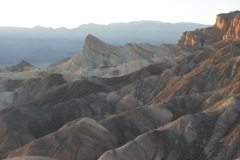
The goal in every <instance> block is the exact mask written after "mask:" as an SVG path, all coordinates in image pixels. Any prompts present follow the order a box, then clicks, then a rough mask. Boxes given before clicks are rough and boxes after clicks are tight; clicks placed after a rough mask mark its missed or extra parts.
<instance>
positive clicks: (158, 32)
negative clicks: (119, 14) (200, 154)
mask: <svg viewBox="0 0 240 160" xmlns="http://www.w3.org/2000/svg"><path fill="white" fill-rule="evenodd" d="M203 27H207V26H206V25H201V24H195V23H176V24H172V23H163V22H156V21H136V22H131V23H115V24H109V25H97V24H87V25H81V26H79V27H78V28H74V29H67V28H58V29H53V28H44V27H41V26H36V27H34V28H15V27H0V57H1V58H0V67H1V66H7V65H13V64H16V63H18V62H20V61H21V60H27V61H28V62H30V63H32V64H34V65H37V66H46V65H49V64H51V63H53V62H55V61H57V60H59V59H62V58H66V57H69V56H72V55H74V54H75V53H77V52H78V51H79V50H80V49H81V47H82V46H83V43H84V39H85V37H86V36H87V35H88V34H92V35H95V36H97V37H99V38H100V39H101V40H103V41H105V42H108V43H111V44H115V45H123V44H126V43H150V44H154V45H158V44H161V43H176V42H177V41H178V39H179V38H180V36H181V34H182V32H184V31H186V30H195V29H196V28H203ZM9 57H11V58H9Z"/></svg>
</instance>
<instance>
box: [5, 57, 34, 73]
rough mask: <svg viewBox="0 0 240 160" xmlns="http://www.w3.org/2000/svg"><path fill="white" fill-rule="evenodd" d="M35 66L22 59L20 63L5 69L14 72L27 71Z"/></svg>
mask: <svg viewBox="0 0 240 160" xmlns="http://www.w3.org/2000/svg"><path fill="white" fill-rule="evenodd" d="M35 68H36V67H35V66H33V65H31V64H30V63H29V62H27V61H25V60H22V61H21V62H20V63H18V64H16V65H14V66H11V67H7V68H6V70H9V71H15V72H22V71H29V70H31V69H35Z"/></svg>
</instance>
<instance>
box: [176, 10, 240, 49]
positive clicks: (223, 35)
mask: <svg viewBox="0 0 240 160" xmlns="http://www.w3.org/2000/svg"><path fill="white" fill-rule="evenodd" d="M229 38H232V39H234V40H236V39H239V38H240V11H235V12H230V13H226V14H219V15H217V18H216V23H215V24H214V25H213V26H212V27H208V28H204V29H197V30H195V31H190V32H184V33H183V35H182V37H181V39H180V40H179V42H178V44H179V45H184V46H192V47H201V46H205V45H209V44H213V43H215V42H218V41H221V40H226V39H229Z"/></svg>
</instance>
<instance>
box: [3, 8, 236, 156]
mask: <svg viewBox="0 0 240 160" xmlns="http://www.w3.org/2000/svg"><path fill="white" fill-rule="evenodd" d="M239 22H240V12H239V11H235V12H231V13H227V14H220V15H218V16H217V20H216V23H215V25H214V26H212V27H209V28H205V29H198V30H196V31H191V32H185V33H184V34H183V36H182V38H181V39H180V40H179V43H178V44H176V45H169V44H162V45H158V46H154V45H150V44H133V43H129V44H126V45H122V46H115V45H111V44H107V43H104V42H103V41H101V40H99V39H98V38H96V37H94V36H93V35H88V36H87V37H86V39H85V43H84V46H83V48H82V49H81V51H80V52H79V53H77V54H76V55H75V56H73V57H71V58H68V59H65V60H62V61H59V62H57V63H55V64H53V65H51V66H48V67H46V68H37V67H34V66H32V65H30V64H29V63H27V62H25V61H22V62H21V63H19V64H18V65H15V66H12V67H8V68H4V69H1V71H0V77H1V78H0V110H1V111H0V129H1V132H0V157H1V158H2V159H4V158H6V159H9V160H24V159H36V160H41V159H42V160H47V159H48V158H49V159H51V158H52V159H58V160H66V159H68V160H94V159H99V160H115V159H116V160H122V159H131V160H160V159H162V160H163V159H166V160H181V159H186V160H187V159H189V160H193V159H209V160H219V159H220V160H221V159H229V160H232V159H238V158H240V148H239V146H240V124H239V122H240V106H239V105H240V72H239V71H240V39H239V38H240V36H239V33H240V27H239V24H240V23H239ZM29 156H30V157H29ZM32 156H34V157H32ZM44 157H45V158H44Z"/></svg>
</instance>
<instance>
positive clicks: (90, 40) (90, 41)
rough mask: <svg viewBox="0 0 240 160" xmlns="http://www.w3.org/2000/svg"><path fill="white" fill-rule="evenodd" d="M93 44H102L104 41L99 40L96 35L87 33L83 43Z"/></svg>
mask: <svg viewBox="0 0 240 160" xmlns="http://www.w3.org/2000/svg"><path fill="white" fill-rule="evenodd" d="M91 44H93V45H94V46H98V45H104V44H105V43H104V42H103V41H101V40H100V39H98V38H97V37H95V36H93V35H91V34H89V35H87V37H86V39H85V43H84V46H85V45H91Z"/></svg>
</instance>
